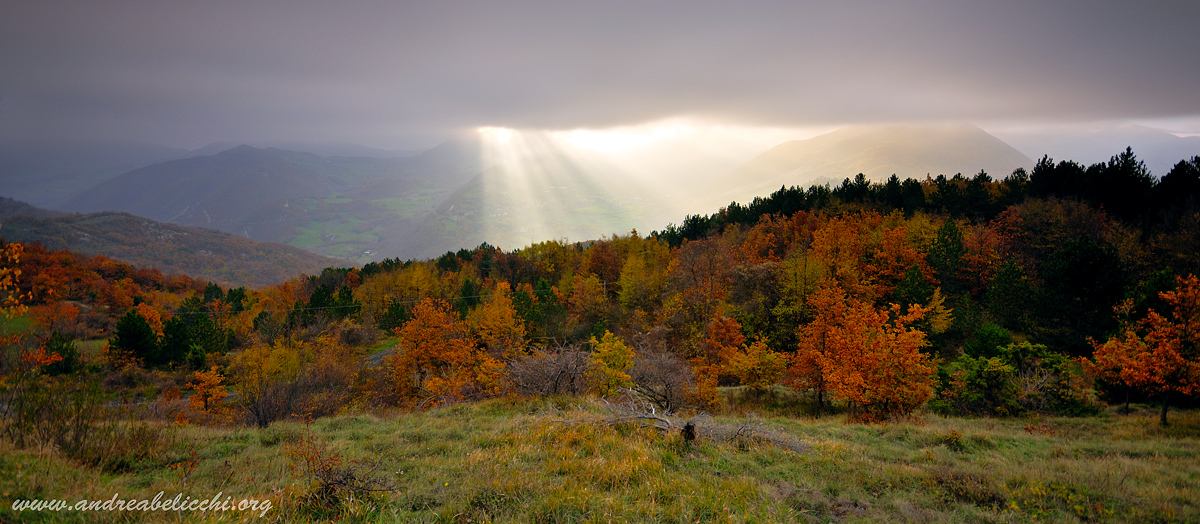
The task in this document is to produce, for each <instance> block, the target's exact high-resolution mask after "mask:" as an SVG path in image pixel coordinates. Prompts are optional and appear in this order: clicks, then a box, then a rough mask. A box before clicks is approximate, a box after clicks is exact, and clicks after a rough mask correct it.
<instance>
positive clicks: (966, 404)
mask: <svg viewBox="0 0 1200 524" xmlns="http://www.w3.org/2000/svg"><path fill="white" fill-rule="evenodd" d="M996 353H997V356H994V357H990V358H989V357H972V356H970V355H962V356H960V357H959V358H958V359H956V360H955V361H954V362H952V363H950V364H949V365H947V366H945V367H943V368H942V369H941V370H939V378H940V381H939V388H938V396H937V399H936V400H934V401H932V402H931V403H930V407H931V408H933V410H934V411H937V412H940V413H943V414H950V413H959V414H976V415H996V416H1013V415H1017V414H1020V413H1021V412H1026V411H1032V412H1037V413H1057V414H1064V415H1082V414H1089V413H1095V412H1097V411H1098V410H1099V409H1100V406H1099V404H1097V403H1096V401H1095V400H1094V395H1093V392H1092V389H1091V388H1092V384H1091V381H1090V380H1089V379H1088V376H1087V375H1086V374H1085V373H1084V370H1083V367H1082V366H1081V365H1079V364H1078V363H1076V362H1075V361H1073V360H1071V359H1069V358H1067V357H1066V356H1064V355H1061V354H1058V353H1055V352H1052V351H1050V350H1048V349H1046V346H1042V345H1037V344H1030V343H1028V342H1021V343H1017V344H1008V345H1005V346H1002V347H997V348H996Z"/></svg>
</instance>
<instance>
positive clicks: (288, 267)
mask: <svg viewBox="0 0 1200 524" xmlns="http://www.w3.org/2000/svg"><path fill="white" fill-rule="evenodd" d="M0 238H3V239H4V240H5V241H9V242H26V243H32V242H40V243H41V244H42V245H44V246H46V247H47V248H49V249H52V250H62V249H66V250H70V251H74V252H77V253H83V254H88V255H105V256H108V257H110V258H113V259H116V260H120V261H123V262H127V263H130V264H133V265H135V266H140V267H155V268H158V269H159V270H161V271H163V272H164V273H181V274H186V275H189V276H191V277H193V278H197V279H201V280H206V281H209V282H215V283H218V284H221V285H223V286H227V287H228V286H247V287H252V288H253V287H261V286H266V285H270V284H277V283H280V282H283V281H285V280H288V279H290V278H294V277H296V276H298V275H300V274H309V275H315V274H319V273H320V272H321V270H322V269H324V268H326V267H330V266H345V265H350V264H351V262H349V261H347V260H338V259H331V258H328V257H324V256H321V255H317V254H314V253H311V252H308V251H305V250H303V249H298V248H295V247H291V246H286V245H282V244H276V243H271V242H257V241H254V240H249V239H246V238H243V237H239V236H236V235H231V234H229V233H224V232H221V231H214V230H211V229H202V228H194V227H185V226H181V225H178V224H170V223H163V222H157V221H154V220H150V219H147V218H143V217H138V216H134V215H131V214H129V213H122V212H113V211H104V212H99V213H90V214H66V213H61V212H57V211H52V210H46V209H41V208H38V207H35V206H31V205H29V204H27V203H24V202H20V201H16V200H13V199H11V198H0Z"/></svg>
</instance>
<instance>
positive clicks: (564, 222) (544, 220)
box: [0, 124, 1200, 273]
mask: <svg viewBox="0 0 1200 524" xmlns="http://www.w3.org/2000/svg"><path fill="white" fill-rule="evenodd" d="M1003 136H1004V138H1005V140H1001V138H998V137H997V136H995V135H993V134H989V133H987V132H985V131H983V130H982V129H980V128H978V127H975V126H972V125H968V124H953V125H942V124H937V125H934V124H930V125H904V126H900V125H890V126H859V127H850V128H843V129H840V130H837V131H833V132H830V133H826V134H823V135H819V136H816V137H813V138H809V139H806V140H795V141H789V142H784V143H782V144H778V145H776V146H775V147H772V148H769V149H767V150H765V151H761V153H760V154H758V155H757V156H751V155H747V156H745V157H742V160H741V161H740V162H741V163H740V164H739V163H738V162H739V161H731V162H730V163H728V165H716V164H713V165H712V168H710V169H708V170H706V171H704V172H700V171H698V170H695V169H694V168H690V169H686V170H678V172H676V173H669V172H667V171H661V172H660V171H658V170H654V169H650V170H647V169H641V170H640V171H638V172H636V173H635V172H633V171H631V170H629V169H627V168H625V169H623V168H622V167H621V166H620V165H619V164H620V162H617V161H611V162H609V161H604V160H602V159H601V160H597V157H594V156H592V157H589V156H584V155H580V154H578V151H571V150H568V149H565V148H564V147H562V146H563V144H562V143H561V142H555V140H554V139H553V138H552V137H549V135H547V134H545V133H543V134H526V135H524V137H523V138H522V139H521V140H522V142H520V143H519V144H518V143H515V142H512V141H510V142H507V143H506V144H507V145H505V146H503V148H506V149H504V150H497V145H496V143H491V142H486V141H485V140H484V138H483V137H481V136H480V135H479V134H474V133H472V134H469V135H464V136H461V137H458V138H455V139H453V140H450V141H447V142H446V143H443V144H442V145H439V146H437V147H434V148H432V149H429V150H426V151H423V152H420V153H416V154H413V153H411V152H406V151H387V150H377V149H370V148H362V147H354V146H346V145H336V144H335V145H330V146H320V145H312V144H309V145H297V148H298V149H305V150H304V151H297V150H292V149H285V148H280V147H253V146H249V145H244V144H243V145H236V146H233V147H225V146H226V145H228V144H214V145H210V146H208V147H206V148H202V149H200V150H195V151H180V150H174V149H170V148H155V147H150V146H138V147H133V146H126V147H124V148H111V150H109V152H108V153H104V151H105V150H103V149H102V148H100V149H96V148H93V149H86V148H85V149H78V150H73V151H75V154H74V156H70V155H67V156H62V155H59V156H55V154H54V153H55V150H53V149H52V148H43V149H42V150H36V149H31V148H28V147H27V148H26V149H23V150H20V149H14V148H13V147H8V148H7V149H5V148H4V147H2V146H0V153H3V154H4V155H7V156H5V157H0V193H4V194H8V195H11V196H23V197H24V198H25V199H26V200H28V201H30V202H31V203H33V204H37V205H39V206H41V207H51V208H54V209H57V210H61V211H67V212H75V213H98V212H103V211H120V212H125V213H130V214H132V215H136V216H138V217H144V218H145V219H149V220H152V221H157V222H159V223H164V226H163V227H166V225H177V226H188V227H199V228H207V229H209V230H213V229H215V230H219V231H223V232H226V233H229V234H232V235H236V236H238V237H242V238H244V239H247V240H254V241H262V242H275V243H283V244H288V245H290V246H292V247H296V248H301V249H304V250H308V251H310V252H313V253H317V254H320V255H324V256H327V257H336V258H338V259H343V260H351V261H355V262H358V263H365V262H368V261H373V260H380V259H382V258H393V257H394V258H403V259H412V258H428V257H434V256H437V255H439V254H441V253H444V252H446V251H452V250H457V249H460V248H464V247H467V248H471V247H474V246H476V245H478V244H480V243H482V242H488V243H491V244H493V245H497V246H500V247H502V248H505V249H514V248H520V247H522V246H525V245H527V244H529V243H531V242H536V241H541V240H547V239H569V240H588V239H593V238H599V237H601V236H604V235H608V234H612V233H617V232H624V231H628V230H630V229H634V228H637V229H641V230H650V229H657V228H660V227H662V226H664V225H666V223H668V222H672V221H674V222H677V221H679V220H680V219H681V218H682V217H683V216H685V215H687V214H694V213H708V212H711V211H713V210H714V209H716V208H717V207H718V206H721V205H725V204H728V203H729V202H731V201H739V202H746V201H749V200H750V199H751V198H753V197H755V196H761V195H765V194H768V193H770V192H771V191H774V190H776V189H778V188H779V187H780V186H791V185H801V186H807V185H810V184H814V183H832V184H835V185H836V184H838V183H840V182H841V181H842V179H844V178H849V177H853V176H854V175H855V174H857V173H863V174H865V175H866V176H867V177H868V178H870V179H872V180H883V179H885V178H887V177H889V176H891V175H892V174H896V175H898V176H900V177H901V178H908V177H917V178H924V177H926V176H937V175H939V174H945V175H947V176H952V175H954V174H957V173H962V174H964V175H968V176H969V175H972V174H974V173H977V172H979V171H981V170H983V171H986V172H988V173H989V174H991V175H992V176H993V177H995V178H1003V177H1004V176H1007V175H1008V174H1009V173H1011V172H1012V170H1013V169H1015V168H1017V167H1024V168H1026V169H1028V168H1031V167H1032V166H1033V163H1034V161H1033V159H1034V158H1039V157H1040V156H1041V155H1042V154H1051V153H1053V152H1057V151H1063V152H1071V153H1078V154H1087V155H1092V156H1099V155H1098V153H1097V152H1098V151H1099V150H1101V149H1104V148H1107V150H1108V152H1107V153H1105V156H1102V157H1100V158H1097V159H1095V160H1094V161H1100V160H1106V159H1107V156H1110V155H1112V154H1116V153H1117V152H1119V151H1120V150H1122V149H1124V147H1125V146H1124V145H1121V146H1116V144H1118V143H1122V142H1120V141H1119V140H1121V138H1120V137H1125V138H1126V139H1127V140H1129V141H1130V142H1129V144H1133V143H1134V142H1135V141H1136V145H1135V152H1138V147H1141V148H1144V149H1145V150H1146V151H1148V152H1150V153H1151V156H1152V157H1153V163H1151V162H1150V161H1148V162H1147V163H1148V165H1149V166H1150V167H1151V169H1152V170H1153V171H1154V172H1155V174H1157V175H1162V174H1164V173H1165V169H1169V166H1170V165H1171V164H1173V163H1174V162H1176V161H1178V160H1180V159H1183V158H1188V157H1190V156H1191V155H1195V154H1200V138H1198V137H1177V136H1175V135H1172V134H1169V133H1165V132H1162V131H1159V130H1153V129H1149V128H1138V129H1132V128H1130V129H1124V128H1123V129H1109V130H1107V131H1097V132H1095V133H1093V134H1092V135H1080V136H1076V137H1075V138H1073V139H1067V138H1061V137H1060V138H1058V139H1054V138H1053V137H1051V136H1048V135H1047V136H1041V135H1036V134H1032V135H1031V134H1028V133H1026V134H1020V133H1012V132H1010V133H1008V134H1006V135H1003ZM1030 137H1033V138H1030ZM1089 140H1090V141H1089ZM1010 144H1013V145H1010ZM1088 144H1092V145H1090V146H1089V145H1088ZM1097 144H1099V145H1097ZM1129 144H1125V145H1129ZM1089 148H1090V149H1089ZM68 149H69V148H68ZM1043 149H1044V150H1045V151H1043ZM39 151H40V153H39ZM62 151H67V149H64V148H60V150H59V152H62ZM31 152H33V153H39V154H40V156H39V154H31ZM337 153H348V154H347V155H342V154H337ZM1051 156H1054V155H1053V154H1051ZM60 157H61V158H60ZM1056 158H1057V159H1060V160H1062V159H1066V158H1069V156H1060V157H1056ZM1086 158H1087V159H1086V160H1084V161H1087V162H1091V161H1093V160H1092V159H1091V157H1086ZM1165 158H1169V159H1170V160H1163V159H1165ZM39 159H40V160H39ZM693 164H694V162H693ZM642 167H645V166H642ZM125 168H128V169H125ZM122 169H125V170H124V171H121V170H122ZM655 169H656V168H655ZM722 170H723V172H724V173H725V174H724V175H720V172H722ZM68 193H70V194H68ZM26 214H28V213H26ZM82 216H91V215H82ZM112 216H113V217H115V216H121V215H112ZM125 216H131V215H125ZM40 220H54V221H59V225H60V226H61V225H62V224H65V222H63V221H69V220H73V221H74V222H72V224H73V225H72V227H81V226H80V225H79V224H82V223H85V222H86V223H89V224H96V223H100V222H104V221H97V220H82V219H79V218H67V217H57V218H49V217H41V218H40ZM106 220H109V221H115V222H121V220H132V218H122V219H120V220H118V219H116V218H109V219H106ZM10 224H12V220H11V219H10V220H9V221H8V222H6V225H5V229H7V228H9V227H12V226H10ZM123 227H125V226H123ZM143 229H144V228H143ZM5 232H6V231H5V230H4V229H0V234H4V233H5ZM87 234H89V235H93V236H94V235H95V233H87ZM61 236H62V235H60V237H61ZM68 236H69V235H68ZM318 260H320V259H318ZM325 260H328V259H325ZM296 272H300V270H297V271H295V272H293V273H296Z"/></svg>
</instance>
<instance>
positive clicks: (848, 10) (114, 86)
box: [0, 0, 1200, 149]
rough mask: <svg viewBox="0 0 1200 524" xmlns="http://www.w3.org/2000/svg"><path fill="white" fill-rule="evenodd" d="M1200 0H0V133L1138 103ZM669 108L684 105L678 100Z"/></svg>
mask: <svg viewBox="0 0 1200 524" xmlns="http://www.w3.org/2000/svg"><path fill="white" fill-rule="evenodd" d="M1196 20H1200V2H1187V1H1178V0H1177V1H1171V2H1156V1H1148V2H1128V1H1125V2H1107V1H1071V0H1064V1H1050V2H1047V1H1045V0H1038V1H1024V0H1017V1H1013V0H1004V1H977V2H976V1H973V2H962V1H954V0H950V1H939V0H931V1H879V2H872V1H858V0H839V1H819V2H818V1H796V0H792V1H759V2H755V1H738V2H732V1H726V2H717V1H710V0H689V1H678V2H657V1H623V0H605V1H595V2H582V1H571V0H558V1H544V2H501V1H481V2H460V1H428V2H412V1H395V0H391V1H358V0H345V1H305V0H265V1H253V0H239V1H222V0H206V1H203V2H189V1H182V0H152V1H140V0H105V1H94V0H76V1H61V0H38V1H26V0H0V138H56V139H72V140H121V141H137V142H147V143H155V144H162V145H169V146H174V147H185V148H198V147H201V146H204V145H206V144H208V143H211V142H225V141H248V140H294V141H313V142H321V141H326V142H342V143H355V144H362V145H366V146H370V147H377V148H384V149H416V148H423V147H430V146H432V145H435V144H436V143H438V142H439V141H441V140H443V139H444V138H446V137H448V136H452V135H453V134H455V133H458V132H462V131H464V130H470V129H477V128H480V127H489V128H517V129H544V130H556V131H560V132H571V131H572V130H575V131H578V130H584V131H586V130H589V129H609V128H614V127H617V128H628V127H630V126H638V125H643V124H645V123H647V122H657V121H672V122H678V121H690V122H713V123H720V124H721V125H731V126H742V128H756V129H781V128H789V129H792V128H794V129H810V130H811V129H822V128H830V127H836V126H841V125H847V124H856V123H879V122H915V121H948V120H949V121H968V122H972V123H976V124H980V125H991V126H994V127H1006V128H1009V129H1013V128H1021V127H1022V126H1026V127H1028V126H1039V125H1064V124H1067V125H1069V124H1075V123H1091V122H1143V123H1153V124H1156V125H1161V126H1167V127H1169V128H1171V129H1173V130H1176V131H1179V132H1181V133H1184V134H1200V96H1198V93H1200V92H1198V91H1197V87H1196V86H1200V45H1197V40H1196V36H1195V35H1196V33H1195V21H1196ZM681 119H682V120H681Z"/></svg>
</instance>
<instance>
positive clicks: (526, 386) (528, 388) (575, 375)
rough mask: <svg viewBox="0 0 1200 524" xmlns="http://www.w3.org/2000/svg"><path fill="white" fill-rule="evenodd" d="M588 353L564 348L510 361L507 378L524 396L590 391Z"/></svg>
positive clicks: (574, 348)
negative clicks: (588, 385) (588, 388)
mask: <svg viewBox="0 0 1200 524" xmlns="http://www.w3.org/2000/svg"><path fill="white" fill-rule="evenodd" d="M589 362H590V361H589V359H588V354H587V352H584V351H581V350H579V348H576V347H563V348H559V349H558V350H557V351H554V352H545V351H538V352H535V353H534V354H532V355H528V356H524V357H519V358H517V359H514V360H512V361H511V362H509V363H508V381H509V383H510V384H512V386H513V388H514V389H515V390H516V392H517V393H518V394H521V395H543V396H551V395H578V394H580V393H583V392H585V391H587V368H588V364H589Z"/></svg>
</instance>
